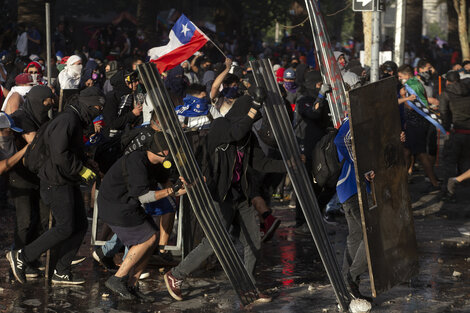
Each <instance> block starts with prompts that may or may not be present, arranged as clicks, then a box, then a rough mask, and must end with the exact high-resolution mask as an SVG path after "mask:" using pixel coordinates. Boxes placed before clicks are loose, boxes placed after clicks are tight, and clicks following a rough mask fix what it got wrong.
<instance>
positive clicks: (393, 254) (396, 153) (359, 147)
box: [349, 77, 418, 297]
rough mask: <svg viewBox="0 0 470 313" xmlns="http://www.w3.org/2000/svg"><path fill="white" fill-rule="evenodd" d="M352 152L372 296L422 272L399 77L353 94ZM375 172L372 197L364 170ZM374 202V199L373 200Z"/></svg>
mask: <svg viewBox="0 0 470 313" xmlns="http://www.w3.org/2000/svg"><path fill="white" fill-rule="evenodd" d="M349 102H350V115H349V119H350V121H349V122H350V127H351V135H352V150H353V155H354V165H355V170H356V181H357V186H358V188H357V189H358V197H359V204H360V209H361V219H362V228H363V233H364V243H365V247H366V253H367V262H368V265H369V274H370V283H371V289H372V296H373V297H376V296H377V294H379V293H382V292H384V291H386V290H389V289H390V288H392V287H393V286H395V285H397V284H399V283H401V282H404V281H407V280H409V279H410V278H411V277H412V276H414V275H416V274H417V273H418V253H417V244H416V235H415V229H414V223H413V214H412V211H411V202H410V196H409V193H408V182H407V169H406V162H405V158H404V151H403V144H402V143H401V141H400V133H401V128H400V116H399V110H398V100H397V81H396V79H395V78H393V77H392V78H388V79H385V80H381V81H378V82H375V83H372V84H369V85H366V86H364V87H360V88H357V89H354V90H351V91H350V92H349ZM369 171H374V172H375V179H373V180H372V182H371V183H370V190H371V195H370V197H369V199H368V196H367V194H368V193H367V186H366V180H365V177H364V174H366V173H367V172H369ZM369 200H371V201H369Z"/></svg>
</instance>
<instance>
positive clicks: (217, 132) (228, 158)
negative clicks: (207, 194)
mask: <svg viewBox="0 0 470 313" xmlns="http://www.w3.org/2000/svg"><path fill="white" fill-rule="evenodd" d="M251 103H252V99H251V97H250V96H242V97H240V98H238V99H237V100H236V101H235V103H234V104H233V107H232V108H231V109H230V111H229V112H228V113H227V115H226V116H225V117H220V118H217V119H215V120H214V121H213V123H212V126H211V128H210V131H209V134H208V135H207V142H208V149H209V150H208V152H209V153H208V154H209V155H210V157H211V160H210V161H209V162H208V167H206V168H205V169H203V170H204V173H205V176H206V178H207V184H208V186H209V189H210V191H211V193H212V197H213V199H214V200H215V201H219V202H220V201H223V200H224V199H225V197H226V196H227V193H228V192H229V190H230V187H231V186H232V178H233V170H234V166H235V161H236V158H237V151H239V152H243V160H242V173H241V179H240V184H241V191H242V192H243V194H244V195H245V197H246V198H247V199H248V196H249V190H250V186H249V183H250V179H248V178H247V175H246V173H247V170H248V167H251V168H254V169H256V170H258V171H260V172H268V173H269V172H278V173H284V172H285V171H286V170H285V166H284V163H283V161H281V160H272V159H268V158H266V156H265V154H264V153H263V151H262V150H261V148H260V147H259V144H258V140H257V139H256V136H255V135H254V134H252V133H251V127H252V125H253V122H254V120H253V119H251V118H250V117H249V116H248V111H249V110H250V107H251Z"/></svg>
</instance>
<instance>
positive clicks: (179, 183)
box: [171, 178, 184, 193]
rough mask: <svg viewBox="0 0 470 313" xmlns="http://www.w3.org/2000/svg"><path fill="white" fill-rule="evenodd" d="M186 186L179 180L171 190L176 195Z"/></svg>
mask: <svg viewBox="0 0 470 313" xmlns="http://www.w3.org/2000/svg"><path fill="white" fill-rule="evenodd" d="M183 186H184V183H183V181H182V180H181V179H180V178H178V180H177V181H176V182H175V184H174V185H173V186H172V187H171V189H172V190H173V193H176V192H178V191H179V190H180V189H181V188H183Z"/></svg>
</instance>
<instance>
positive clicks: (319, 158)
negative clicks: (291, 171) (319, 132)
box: [312, 128, 344, 188]
mask: <svg viewBox="0 0 470 313" xmlns="http://www.w3.org/2000/svg"><path fill="white" fill-rule="evenodd" d="M337 133H338V130H337V129H335V128H328V133H327V134H326V135H324V136H323V137H322V138H321V139H320V141H319V142H318V143H317V144H316V145H315V148H314V149H313V167H312V175H313V177H314V179H315V181H316V183H317V184H318V185H319V186H320V187H328V188H334V187H335V186H336V183H337V182H338V177H339V175H340V174H341V169H342V167H343V163H344V161H343V162H340V161H339V158H338V151H337V150H336V145H335V143H334V140H335V137H336V134H337Z"/></svg>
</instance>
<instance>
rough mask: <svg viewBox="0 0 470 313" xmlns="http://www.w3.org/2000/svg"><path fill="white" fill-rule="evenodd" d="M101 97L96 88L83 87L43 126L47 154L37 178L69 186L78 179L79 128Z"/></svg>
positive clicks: (81, 157)
mask: <svg viewBox="0 0 470 313" xmlns="http://www.w3.org/2000/svg"><path fill="white" fill-rule="evenodd" d="M103 102H104V99H103V97H102V93H101V91H99V89H98V88H96V87H90V88H87V89H85V90H83V91H82V92H81V93H80V96H78V97H76V98H74V99H73V101H71V102H70V106H67V107H66V108H65V110H64V111H63V112H62V113H60V114H59V115H57V117H56V118H55V119H54V120H52V121H51V122H50V123H49V124H48V125H47V128H46V132H45V134H44V136H45V142H46V144H47V146H48V153H49V157H48V159H47V161H46V163H45V165H44V166H43V167H42V168H41V169H40V170H39V174H38V176H39V178H40V179H41V181H44V182H45V183H47V184H50V185H73V184H78V183H79V182H80V180H81V178H80V176H79V174H78V173H79V172H80V170H81V169H82V167H83V161H84V160H85V155H84V150H83V147H84V145H83V129H84V128H86V127H87V126H88V124H89V123H91V122H92V121H93V119H94V118H95V117H96V116H97V114H99V111H96V110H95V109H94V108H93V107H94V106H95V105H98V106H99V105H102V103H103Z"/></svg>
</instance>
